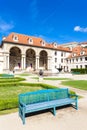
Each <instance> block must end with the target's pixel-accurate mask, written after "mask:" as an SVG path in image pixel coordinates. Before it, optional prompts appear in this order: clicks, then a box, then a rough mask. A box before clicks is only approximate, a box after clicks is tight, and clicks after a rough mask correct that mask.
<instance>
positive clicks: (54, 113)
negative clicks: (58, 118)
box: [51, 107, 56, 116]
mask: <svg viewBox="0 0 87 130" xmlns="http://www.w3.org/2000/svg"><path fill="white" fill-rule="evenodd" d="M51 112H52V113H53V115H54V116H55V115H56V108H55V107H53V109H51Z"/></svg>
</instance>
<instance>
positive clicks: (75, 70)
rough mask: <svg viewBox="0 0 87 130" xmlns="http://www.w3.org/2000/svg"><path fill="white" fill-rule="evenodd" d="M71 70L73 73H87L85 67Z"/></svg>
mask: <svg viewBox="0 0 87 130" xmlns="http://www.w3.org/2000/svg"><path fill="white" fill-rule="evenodd" d="M71 72H72V73H73V74H76V73H77V74H87V68H86V69H71Z"/></svg>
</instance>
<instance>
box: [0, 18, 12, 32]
mask: <svg viewBox="0 0 87 130" xmlns="http://www.w3.org/2000/svg"><path fill="white" fill-rule="evenodd" d="M13 28H14V24H13V22H9V23H7V22H6V21H4V20H3V19H1V18H0V33H7V32H8V31H9V30H11V29H13Z"/></svg>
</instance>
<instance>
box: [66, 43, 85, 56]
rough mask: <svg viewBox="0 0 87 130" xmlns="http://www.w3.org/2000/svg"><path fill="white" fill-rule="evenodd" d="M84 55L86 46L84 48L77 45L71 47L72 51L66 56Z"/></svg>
mask: <svg viewBox="0 0 87 130" xmlns="http://www.w3.org/2000/svg"><path fill="white" fill-rule="evenodd" d="M81 52H83V54H81ZM86 55H87V48H84V47H82V46H80V45H79V46H77V47H75V48H73V49H72V53H71V54H70V55H69V57H68V58H74V57H79V56H86Z"/></svg>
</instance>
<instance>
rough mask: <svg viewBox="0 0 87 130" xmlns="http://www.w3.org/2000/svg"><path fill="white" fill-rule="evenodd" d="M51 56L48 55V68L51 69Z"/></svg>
mask: <svg viewBox="0 0 87 130" xmlns="http://www.w3.org/2000/svg"><path fill="white" fill-rule="evenodd" d="M51 59H52V58H51V57H50V56H48V70H51V68H52V67H51V66H52V64H51Z"/></svg>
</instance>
